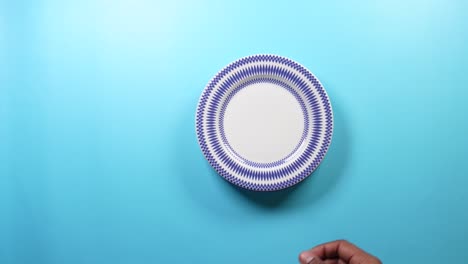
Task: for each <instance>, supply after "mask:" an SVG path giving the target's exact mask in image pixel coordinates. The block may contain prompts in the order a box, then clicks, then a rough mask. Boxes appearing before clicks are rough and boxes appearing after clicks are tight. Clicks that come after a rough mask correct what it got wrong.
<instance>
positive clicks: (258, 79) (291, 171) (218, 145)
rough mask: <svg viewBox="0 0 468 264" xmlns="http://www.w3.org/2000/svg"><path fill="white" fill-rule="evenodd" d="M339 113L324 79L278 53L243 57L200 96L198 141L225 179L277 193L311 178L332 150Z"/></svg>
mask: <svg viewBox="0 0 468 264" xmlns="http://www.w3.org/2000/svg"><path fill="white" fill-rule="evenodd" d="M332 130H333V113H332V109H331V105H330V100H329V98H328V96H327V93H326V92H325V89H324V88H323V86H322V85H321V84H320V82H319V80H318V79H317V78H316V77H315V76H314V75H313V74H312V73H311V72H310V71H309V70H307V69H306V68H304V67H303V66H301V65H300V64H298V63H296V62H294V61H292V60H290V59H287V58H284V57H280V56H276V55H254V56H250V57H245V58H242V59H239V60H237V61H235V62H233V63H231V64H230V65H228V66H227V67H225V68H224V69H223V70H221V71H220V72H219V73H218V74H217V75H216V76H215V77H214V78H213V79H212V80H211V81H210V83H209V84H208V85H207V87H206V88H205V90H204V91H203V93H202V96H201V98H200V101H199V103H198V108H197V112H196V132H197V137H198V143H199V144H200V147H201V149H202V152H203V154H204V155H205V157H206V159H207V160H208V162H209V163H210V164H211V166H212V167H213V168H214V169H215V170H216V171H217V172H218V173H219V174H220V175H221V176H222V177H223V178H224V179H226V180H227V181H229V182H231V183H233V184H235V185H237V186H239V187H242V188H246V189H250V190H255V191H276V190H280V189H284V188H287V187H290V186H292V185H294V184H297V183H298V182H300V181H302V180H303V179H305V178H306V177H307V176H309V175H310V174H311V173H312V172H313V171H314V170H315V169H316V168H317V167H318V165H319V164H320V162H321V161H322V159H323V157H324V156H325V153H326V152H327V150H328V147H329V145H330V141H331V136H332Z"/></svg>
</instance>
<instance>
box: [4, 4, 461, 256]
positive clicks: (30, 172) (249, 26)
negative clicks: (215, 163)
mask: <svg viewBox="0 0 468 264" xmlns="http://www.w3.org/2000/svg"><path fill="white" fill-rule="evenodd" d="M467 12H468V3H467V2H466V1H461V0H460V1H456V0H451V1H450V0H410V1H408V0H381V1H373V0H372V1H370V0H368V1H366V0H364V1H335V0H329V1H303V2H294V1H289V2H287V1H283V2H277V3H275V2H274V1H255V3H253V1H232V2H228V1H194V2H190V1H186V2H184V1H144V0H122V1H106V0H92V1H91V0H89V1H78V0H75V1H59V0H56V1H55V0H38V1H2V2H0V176H1V177H0V263H5V264H7V263H8V264H9V263H179V262H189V263H217V262H221V263H235V264H237V263H283V264H284V263H296V261H297V254H298V253H299V252H300V251H301V250H304V249H307V248H309V247H312V246H314V245H315V244H317V243H320V242H325V241H328V240H333V239H338V238H346V239H349V240H351V241H353V242H355V243H357V244H358V245H360V246H361V247H363V248H365V249H367V250H368V251H370V252H372V253H374V254H376V255H378V256H379V257H380V258H381V259H382V260H383V261H384V262H386V263H454V262H460V261H461V262H463V261H465V260H466V259H467V258H468V242H467V240H466V239H467V237H468V225H467V223H468V204H467V200H468V192H467V190H466V186H467V185H468V178H467V173H466V171H467V170H466V158H467V157H468V138H467V132H468V118H467V113H468V104H466V98H467V96H468V86H467V81H468V48H467V46H468V19H467V17H466V14H467ZM256 53H273V54H278V55H282V56H287V57H290V58H291V59H294V60H296V61H298V62H299V63H301V64H303V65H305V66H306V67H308V68H309V69H310V70H311V71H312V72H314V73H315V75H316V76H317V77H318V78H319V79H320V80H321V82H322V83H323V84H324V86H325V88H326V90H327V91H328V93H329V95H330V98H331V101H332V104H333V107H334V113H335V132H334V138H333V142H332V146H331V149H330V150H329V153H328V155H327V156H326V158H325V160H324V161H323V163H322V165H321V167H320V168H319V169H318V170H317V171H316V172H315V173H314V174H313V175H312V176H311V177H310V178H309V179H307V180H306V181H305V182H303V183H302V184H300V185H299V186H298V187H297V188H293V189H288V190H287V191H283V192H279V193H269V194H263V193H252V192H245V191H240V190H238V189H236V188H234V187H232V186H231V185H230V184H228V183H227V182H225V181H224V180H222V179H221V178H220V177H218V176H217V175H216V174H215V173H214V172H213V171H212V169H211V168H210V167H209V165H208V164H207V162H206V161H205V159H204V157H203V155H202V153H201V151H200V149H199V147H198V145H197V142H196V137H195V131H194V115H195V108H196V105H197V101H198V98H199V96H200V94H201V92H202V90H203V88H204V86H205V85H206V83H207V82H208V81H209V80H210V79H211V77H212V76H213V75H214V74H216V73H217V71H218V70H219V69H221V68H222V67H223V66H225V65H226V64H228V63H230V62H231V61H233V60H235V59H238V58H239V57H243V56H246V55H251V54H256Z"/></svg>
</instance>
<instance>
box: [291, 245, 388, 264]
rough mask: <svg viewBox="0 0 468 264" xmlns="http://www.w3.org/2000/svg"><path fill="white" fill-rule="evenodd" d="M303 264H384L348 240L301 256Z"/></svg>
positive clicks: (313, 249)
mask: <svg viewBox="0 0 468 264" xmlns="http://www.w3.org/2000/svg"><path fill="white" fill-rule="evenodd" d="M299 262H300V263H301V264H382V262H381V261H380V260H379V259H378V258H376V257H374V256H372V255H371V254H369V253H367V252H365V251H364V250H362V249H360V248H358V247H357V246H355V245H353V244H351V243H350V242H348V241H346V240H337V241H333V242H328V243H325V244H321V245H318V246H316V247H314V248H312V249H309V250H307V251H304V252H302V253H301V254H300V255H299Z"/></svg>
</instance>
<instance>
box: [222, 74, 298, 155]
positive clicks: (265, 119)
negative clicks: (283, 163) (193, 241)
mask: <svg viewBox="0 0 468 264" xmlns="http://www.w3.org/2000/svg"><path fill="white" fill-rule="evenodd" d="M303 131H304V114H303V113H302V110H301V105H300V104H299V102H298V100H297V99H296V98H295V97H294V95H293V94H291V93H290V92H289V91H288V90H286V89H285V88H283V87H281V86H279V85H276V84H272V83H266V82H265V83H255V84H251V85H249V86H247V87H245V88H243V89H242V90H240V91H239V92H237V94H235V95H234V96H233V97H232V99H231V101H230V102H229V103H228V105H227V107H226V110H225V113H224V133H225V136H226V139H227V141H228V143H229V145H230V146H231V148H232V149H233V150H234V151H235V152H236V153H237V154H238V155H240V156H241V157H242V158H244V159H247V160H249V161H253V162H258V163H269V162H274V161H278V160H281V159H283V158H285V157H287V156H288V155H289V154H291V153H292V152H293V151H294V149H295V148H296V147H297V146H298V144H299V143H300V140H301V137H302V134H303Z"/></svg>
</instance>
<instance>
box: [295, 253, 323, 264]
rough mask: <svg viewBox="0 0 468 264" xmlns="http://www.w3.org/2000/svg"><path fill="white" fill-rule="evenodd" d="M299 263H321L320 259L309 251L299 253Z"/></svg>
mask: <svg viewBox="0 0 468 264" xmlns="http://www.w3.org/2000/svg"><path fill="white" fill-rule="evenodd" d="M299 263H301V264H314V263H321V260H320V259H319V258H318V257H317V256H315V255H314V254H312V253H311V252H309V251H304V252H302V253H301V254H299Z"/></svg>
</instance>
